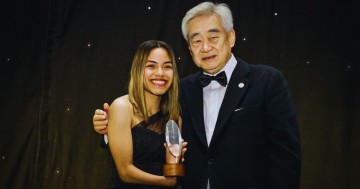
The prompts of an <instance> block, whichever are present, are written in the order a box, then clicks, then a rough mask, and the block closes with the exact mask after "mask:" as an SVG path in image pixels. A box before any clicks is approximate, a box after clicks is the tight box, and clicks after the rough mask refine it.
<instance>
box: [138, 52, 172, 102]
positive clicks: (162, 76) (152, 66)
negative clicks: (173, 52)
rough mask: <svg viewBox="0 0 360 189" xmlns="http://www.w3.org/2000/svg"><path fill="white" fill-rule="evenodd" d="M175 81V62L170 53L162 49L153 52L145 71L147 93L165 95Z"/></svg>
mask: <svg viewBox="0 0 360 189" xmlns="http://www.w3.org/2000/svg"><path fill="white" fill-rule="evenodd" d="M173 79H174V70H173V62H172V60H171V58H170V56H169V53H168V52H167V51H166V50H165V49H164V48H161V47H159V48H155V49H153V50H151V51H150V54H149V56H148V59H147V61H146V63H145V70H144V88H145V93H149V94H152V95H156V96H160V95H163V94H165V93H166V92H167V91H168V90H169V88H170V86H171V84H172V82H173Z"/></svg>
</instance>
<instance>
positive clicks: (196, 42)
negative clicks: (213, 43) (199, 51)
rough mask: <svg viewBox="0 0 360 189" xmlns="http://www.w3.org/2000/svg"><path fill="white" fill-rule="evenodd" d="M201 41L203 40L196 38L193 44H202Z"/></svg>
mask: <svg viewBox="0 0 360 189" xmlns="http://www.w3.org/2000/svg"><path fill="white" fill-rule="evenodd" d="M200 43H201V40H194V41H192V44H194V45H196V44H200Z"/></svg>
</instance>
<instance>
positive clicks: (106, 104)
mask: <svg viewBox="0 0 360 189" xmlns="http://www.w3.org/2000/svg"><path fill="white" fill-rule="evenodd" d="M108 110H109V104H108V103H104V111H105V112H108Z"/></svg>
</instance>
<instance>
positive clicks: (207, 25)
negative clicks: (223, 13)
mask: <svg viewBox="0 0 360 189" xmlns="http://www.w3.org/2000/svg"><path fill="white" fill-rule="evenodd" d="M187 34H188V35H187V37H188V41H189V49H190V53H191V55H192V57H193V60H194V62H195V64H196V65H197V66H198V67H199V68H201V69H202V70H203V71H204V72H207V73H210V74H215V73H217V72H219V71H220V70H221V69H223V68H224V66H225V64H226V63H227V61H228V60H229V59H230V57H231V48H232V47H233V46H234V44H235V31H234V30H233V29H231V30H230V31H229V32H226V30H225V28H224V27H223V25H222V22H221V18H220V17H219V16H218V15H216V14H213V15H201V16H197V17H194V18H193V19H191V20H190V21H189V22H188V31H187Z"/></svg>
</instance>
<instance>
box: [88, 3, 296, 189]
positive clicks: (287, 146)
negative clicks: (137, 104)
mask: <svg viewBox="0 0 360 189" xmlns="http://www.w3.org/2000/svg"><path fill="white" fill-rule="evenodd" d="M182 32H183V35H184V37H185V39H186V40H187V42H188V44H189V50H190V53H191V55H192V57H193V61H194V62H195V64H196V65H197V66H198V67H199V68H201V69H202V71H200V72H198V73H195V74H193V75H190V76H188V77H186V78H184V79H182V80H181V83H180V104H181V107H182V118H183V130H182V135H183V138H184V139H185V140H186V141H187V142H188V146H187V152H186V154H185V166H186V177H185V181H184V183H183V185H182V188H183V189H187V188H189V189H193V188H195V189H196V188H205V187H206V188H211V189H218V188H256V189H265V188H266V189H270V188H271V189H297V188H299V179H300V141H299V133H298V126H297V120H296V115H295V110H294V105H293V102H292V99H291V96H290V93H289V91H288V88H287V83H286V80H285V79H284V77H283V75H282V74H281V72H280V71H278V70H276V69H274V68H271V67H269V66H265V65H250V64H248V63H246V62H244V61H243V60H241V59H239V58H235V57H234V55H233V54H232V53H231V49H232V47H233V46H234V44H235V31H234V29H233V21H232V15H231V11H230V9H229V8H228V7H227V6H226V5H225V4H213V3H210V2H204V3H201V4H199V5H197V6H195V7H194V8H192V9H191V10H189V11H188V12H187V13H186V15H185V17H184V18H183V21H182ZM215 76H216V77H215ZM219 78H220V79H219ZM215 80H216V81H215ZM105 108H106V107H105ZM96 112H97V113H95V115H94V118H93V121H94V128H95V130H96V131H98V132H101V131H100V130H102V129H104V128H106V121H107V120H106V118H105V117H106V114H104V115H100V114H101V112H103V111H101V110H97V111H96ZM96 114H99V115H96Z"/></svg>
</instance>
